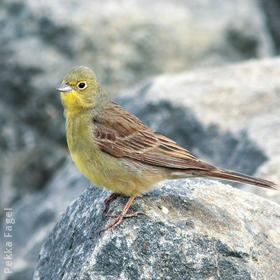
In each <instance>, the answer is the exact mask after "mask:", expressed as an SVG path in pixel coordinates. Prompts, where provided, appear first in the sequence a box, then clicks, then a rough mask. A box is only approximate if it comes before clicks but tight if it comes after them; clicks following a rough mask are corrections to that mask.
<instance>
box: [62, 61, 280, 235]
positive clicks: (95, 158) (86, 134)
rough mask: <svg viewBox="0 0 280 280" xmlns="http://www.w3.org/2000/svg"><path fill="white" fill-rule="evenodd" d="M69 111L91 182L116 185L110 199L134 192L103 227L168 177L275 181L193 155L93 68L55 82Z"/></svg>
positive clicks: (71, 140)
mask: <svg viewBox="0 0 280 280" xmlns="http://www.w3.org/2000/svg"><path fill="white" fill-rule="evenodd" d="M57 90H58V91H60V92H61V99H62V103H63V105H64V108H65V111H64V115H65V117H66V137H67V144H68V147H69V150H70V153H71V156H72V159H73V161H74V162H75V164H76V165H77V167H78V168H79V169H80V170H81V171H82V173H84V175H85V176H87V177H88V178H89V179H90V180H91V181H92V182H93V183H95V184H97V185H99V186H105V187H106V188H108V189H110V190H113V191H114V193H113V194H112V195H111V196H110V197H109V198H107V199H106V201H105V202H106V205H105V209H104V212H106V211H107V209H108V205H109V202H110V201H111V200H112V199H114V198H115V197H116V196H117V195H119V194H124V195H127V196H130V198H129V200H128V202H127V204H126V205H125V207H124V209H123V211H122V213H121V214H119V215H117V216H113V215H111V216H113V217H115V220H113V221H112V222H111V223H110V224H108V225H107V226H106V227H105V228H104V229H103V231H105V230H107V229H109V228H112V227H115V226H116V225H118V224H119V223H120V222H121V221H122V219H123V218H124V217H132V216H136V215H137V214H139V212H136V213H134V214H127V210H128V209H129V207H130V205H131V203H132V201H133V200H134V198H135V197H136V196H137V195H139V194H141V193H143V192H146V191H148V190H150V189H151V188H152V186H153V185H154V184H156V183H157V182H159V181H162V180H165V179H177V178H186V177H190V176H196V177H215V178H220V179H225V180H231V181H237V182H242V183H247V184H252V185H256V186H259V187H264V188H276V184H275V183H273V182H270V181H266V180H263V179H258V178H254V177H251V176H247V175H243V174H240V173H236V172H232V171H228V170H225V169H221V168H219V167H216V166H213V165H210V164H208V163H206V162H204V161H202V160H200V159H199V158H198V157H196V156H194V155H192V154H191V153H190V152H189V151H187V150H186V149H184V148H182V147H180V146H179V145H177V144H176V143H175V142H174V141H173V140H171V139H169V138H168V137H166V136H164V135H162V134H159V133H157V132H155V131H154V130H152V129H151V128H150V127H148V126H147V125H146V124H144V123H143V122H142V121H140V120H139V119H138V118H137V117H135V116H134V115H132V114H131V113H129V112H128V111H126V110H125V109H124V108H122V107H121V106H119V105H118V104H116V103H114V102H113V101H111V100H110V98H109V96H108V95H106V94H105V92H104V91H103V89H102V87H101V86H100V84H99V83H98V81H97V80H96V77H95V75H94V73H93V71H92V70H91V69H89V68H87V67H84V66H80V67H76V68H74V69H72V70H71V71H70V72H69V73H68V74H67V75H66V77H65V78H64V80H63V81H62V83H61V84H60V86H59V87H58V88H57Z"/></svg>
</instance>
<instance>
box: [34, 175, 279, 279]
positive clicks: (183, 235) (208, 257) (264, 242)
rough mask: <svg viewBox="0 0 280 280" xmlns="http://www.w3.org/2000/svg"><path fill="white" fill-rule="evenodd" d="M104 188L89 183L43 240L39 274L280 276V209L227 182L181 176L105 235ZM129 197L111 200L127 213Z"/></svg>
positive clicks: (66, 276)
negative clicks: (133, 215)
mask: <svg viewBox="0 0 280 280" xmlns="http://www.w3.org/2000/svg"><path fill="white" fill-rule="evenodd" d="M104 198H105V195H104V191H103V190H102V189H99V188H95V187H91V188H88V189H87V190H86V191H85V192H84V193H83V194H82V195H81V196H80V197H79V198H78V199H77V200H75V201H74V202H73V203H72V204H71V205H70V206H69V207H68V208H67V210H66V211H65V213H64V214H63V215H62V216H61V218H60V220H59V221H58V223H57V224H56V226H55V227H54V229H53V231H52V232H51V234H50V236H49V237H48V239H47V240H46V242H45V243H44V245H43V247H42V249H41V252H40V257H39V261H38V263H37V266H36V270H35V274H34V278H33V279H34V280H39V279H64V280H67V279H69V280H70V279H193V280H195V279H196V280H198V279H199V280H203V279H231V280H232V279H235V280H237V279H240V280H241V279H242V280H245V279H248V280H249V279H259V280H260V279H270V280H278V279H279V277H280V272H279V269H278V268H279V265H280V230H279V229H280V217H279V211H280V206H279V205H277V204H275V203H273V202H271V201H269V200H266V199H262V198H260V197H258V196H255V195H248V193H246V192H243V191H240V190H237V189H233V188H231V187H229V186H226V185H222V184H221V183H217V182H211V181H202V180H176V181H172V182H166V183H161V184H160V185H159V186H158V188H156V189H155V190H154V191H153V192H151V193H149V194H147V195H144V196H143V197H140V198H137V199H136V201H135V203H134V204H133V206H132V207H131V212H133V211H136V210H143V211H145V214H146V215H143V216H139V217H136V218H130V219H125V220H124V221H123V223H122V224H121V225H120V226H119V227H117V228H115V229H114V230H113V231H110V230H109V231H107V232H105V233H103V234H102V235H101V236H100V235H99V231H100V230H101V229H102V228H103V227H104V226H105V225H106V223H108V222H109V220H108V219H105V220H104V219H103V220H102V218H101V215H102V211H103V200H104ZM125 202H126V199H124V198H121V199H118V200H117V201H115V202H114V203H112V206H111V211H113V212H114V213H118V212H120V211H121V209H122V207H123V206H124V203H125Z"/></svg>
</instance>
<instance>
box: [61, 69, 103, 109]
mask: <svg viewBox="0 0 280 280" xmlns="http://www.w3.org/2000/svg"><path fill="white" fill-rule="evenodd" d="M57 90H58V91H60V93H61V99H62V103H63V105H64V107H65V109H66V110H67V111H69V112H78V111H80V110H83V109H85V108H93V107H94V106H95V105H96V103H97V102H98V99H99V98H100V95H101V93H102V89H101V87H100V85H99V83H98V81H97V80H96V77H95V75H94V72H93V71H92V70H91V69H90V68H88V67H85V66H78V67H75V68H73V69H72V70H70V72H69V73H68V74H67V75H66V76H65V78H64V79H63V81H62V82H61V84H60V85H59V86H58V87H57Z"/></svg>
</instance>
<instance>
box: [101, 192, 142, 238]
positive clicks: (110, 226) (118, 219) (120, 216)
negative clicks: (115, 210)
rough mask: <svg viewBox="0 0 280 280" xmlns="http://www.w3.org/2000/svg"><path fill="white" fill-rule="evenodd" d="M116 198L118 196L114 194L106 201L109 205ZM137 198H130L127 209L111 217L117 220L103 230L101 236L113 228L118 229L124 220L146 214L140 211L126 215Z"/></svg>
mask: <svg viewBox="0 0 280 280" xmlns="http://www.w3.org/2000/svg"><path fill="white" fill-rule="evenodd" d="M115 197H116V194H115V195H113V194H112V195H111V196H109V197H108V198H107V199H106V200H107V201H108V203H109V202H110V201H111V200H112V199H115ZM135 197H136V195H132V196H130V198H129V200H128V202H127V203H126V205H125V207H124V208H123V210H122V212H121V214H119V215H109V216H110V217H113V218H115V220H113V221H112V222H111V223H110V224H108V225H107V226H106V227H105V228H104V229H102V230H101V231H100V232H99V234H101V233H102V232H104V231H106V230H108V229H110V228H111V229H112V228H114V227H116V226H117V225H119V224H120V223H121V221H122V220H123V218H131V217H135V216H137V215H139V214H144V213H143V212H140V211H138V212H135V213H132V214H126V213H127V210H128V209H129V207H130V205H131V203H132V201H133V200H134V198H135ZM105 203H106V201H105ZM107 208H108V207H107ZM105 209H106V206H105ZM105 209H104V210H105Z"/></svg>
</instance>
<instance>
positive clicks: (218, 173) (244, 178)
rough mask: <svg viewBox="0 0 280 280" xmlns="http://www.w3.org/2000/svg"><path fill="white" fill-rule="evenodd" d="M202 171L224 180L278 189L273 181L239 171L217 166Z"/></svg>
mask: <svg viewBox="0 0 280 280" xmlns="http://www.w3.org/2000/svg"><path fill="white" fill-rule="evenodd" d="M200 173H202V174H201V175H203V176H206V177H214V178H219V179H223V180H229V181H234V182H240V183H245V184H250V185H255V186H258V187H262V188H267V189H277V185H276V184H275V183H273V182H271V181H268V180H264V179H260V178H256V177H252V176H248V175H245V174H242V173H238V172H233V171H229V170H226V169H221V168H216V169H214V170H209V171H200Z"/></svg>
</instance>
